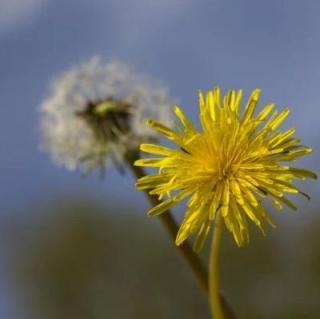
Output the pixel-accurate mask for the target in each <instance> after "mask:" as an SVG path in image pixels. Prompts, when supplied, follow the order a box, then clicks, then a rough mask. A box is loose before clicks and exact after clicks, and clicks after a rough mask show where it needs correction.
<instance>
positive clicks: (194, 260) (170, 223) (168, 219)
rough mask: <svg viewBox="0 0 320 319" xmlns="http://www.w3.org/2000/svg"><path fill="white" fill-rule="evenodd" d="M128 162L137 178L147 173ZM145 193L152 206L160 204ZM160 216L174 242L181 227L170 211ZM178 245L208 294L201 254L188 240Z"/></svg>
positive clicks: (199, 283)
mask: <svg viewBox="0 0 320 319" xmlns="http://www.w3.org/2000/svg"><path fill="white" fill-rule="evenodd" d="M128 162H129V163H128V164H130V165H128V166H129V167H130V168H131V170H132V172H133V174H134V175H135V177H136V178H140V177H143V176H145V175H146V174H145V173H144V170H143V169H142V168H141V167H139V166H134V165H133V161H132V160H129V161H128ZM145 194H146V196H147V198H148V200H149V202H150V203H151V205H152V206H155V205H158V204H159V203H160V201H159V200H158V197H157V196H154V195H150V194H149V193H148V192H145ZM159 217H160V220H161V222H162V224H163V225H164V227H165V228H166V230H167V232H168V234H169V236H170V238H171V239H172V242H174V241H175V238H176V236H177V233H178V230H179V228H178V226H177V224H176V222H175V220H174V219H173V217H172V215H171V213H170V211H169V210H167V211H166V212H165V213H163V214H161V215H160V216H159ZM176 247H177V249H178V250H179V252H180V253H181V255H182V256H183V257H184V258H185V260H186V261H187V263H188V264H189V266H190V268H191V270H192V272H193V274H194V276H195V278H196V280H197V282H198V285H199V286H200V288H201V289H202V290H203V291H204V292H205V294H206V295H207V293H208V279H207V278H208V272H207V269H206V268H205V266H204V265H203V263H202V261H201V260H200V258H199V256H198V255H197V254H195V253H194V251H193V250H192V248H191V246H190V245H189V243H188V242H187V241H185V242H184V243H182V244H181V245H180V246H179V247H178V246H176Z"/></svg>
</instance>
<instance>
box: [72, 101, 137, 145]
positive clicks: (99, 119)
mask: <svg viewBox="0 0 320 319" xmlns="http://www.w3.org/2000/svg"><path fill="white" fill-rule="evenodd" d="M131 108H132V106H131V105H130V104H129V103H127V102H125V101H121V100H116V99H114V98H112V97H109V98H106V99H105V100H99V101H93V102H88V103H87V105H86V106H85V108H84V110H83V111H80V112H77V113H76V115H77V116H79V117H80V118H82V119H83V120H84V121H85V122H86V123H87V125H88V126H89V127H90V129H91V130H92V132H93V134H94V136H95V138H96V140H97V141H98V142H100V143H103V144H106V143H108V142H110V141H113V142H116V141H118V140H119V139H120V137H121V136H123V135H124V134H126V133H128V132H129V131H130V118H131V113H130V111H131Z"/></svg>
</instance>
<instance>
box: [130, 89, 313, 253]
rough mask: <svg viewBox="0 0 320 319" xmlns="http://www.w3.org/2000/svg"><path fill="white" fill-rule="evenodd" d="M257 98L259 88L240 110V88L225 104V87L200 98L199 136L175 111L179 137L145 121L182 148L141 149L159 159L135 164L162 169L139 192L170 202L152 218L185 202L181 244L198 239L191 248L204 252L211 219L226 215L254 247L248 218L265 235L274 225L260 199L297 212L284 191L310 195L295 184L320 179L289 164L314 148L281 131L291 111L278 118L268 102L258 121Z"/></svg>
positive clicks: (239, 239)
mask: <svg viewBox="0 0 320 319" xmlns="http://www.w3.org/2000/svg"><path fill="white" fill-rule="evenodd" d="M259 96H260V90H259V89H256V90H254V91H253V92H252V94H251V96H250V98H249V101H248V103H247V105H246V106H245V108H244V111H243V112H241V99H242V91H241V90H240V91H229V92H228V93H227V95H225V96H224V97H223V98H221V92H220V88H215V89H213V90H211V91H209V92H207V94H206V95H205V96H204V95H203V94H202V93H201V92H200V94H199V106H200V122H201V126H202V130H201V131H198V130H197V129H196V127H195V126H194V125H193V124H192V123H191V122H190V121H189V120H188V119H187V117H186V116H185V115H184V113H183V111H182V110H181V109H180V108H179V107H178V106H175V107H174V113H175V114H176V116H177V117H178V118H179V120H180V122H181V125H180V124H179V125H178V126H177V129H176V130H175V131H174V130H171V129H170V128H168V127H166V126H165V125H163V124H160V123H158V122H156V121H154V120H149V121H148V124H149V126H151V127H152V128H153V129H154V130H156V131H158V132H160V133H162V134H163V135H164V136H165V137H166V138H167V139H169V140H170V141H172V142H173V143H175V144H176V145H177V146H178V148H177V149H171V148H167V147H164V146H159V145H154V144H142V145H141V150H142V151H143V152H146V153H151V154H156V155H160V157H157V158H146V159H140V160H137V161H136V162H135V165H137V166H145V167H153V168H157V169H158V173H156V174H153V175H149V176H145V177H142V178H140V179H139V180H138V181H137V184H136V187H137V188H138V189H142V190H149V192H150V194H154V195H158V196H159V198H166V199H165V200H164V201H163V202H162V203H161V204H159V205H157V206H155V207H153V208H152V209H151V210H150V211H149V215H159V214H162V213H163V212H165V211H166V210H167V209H168V208H170V207H172V206H174V205H175V204H177V203H178V202H180V201H181V200H183V199H184V198H188V201H187V211H186V214H185V217H184V220H183V222H182V224H181V227H180V230H179V232H178V234H177V238H176V244H177V245H180V244H181V243H182V242H183V241H184V240H185V239H187V238H188V237H189V236H190V235H191V234H192V233H196V234H197V239H196V241H195V244H194V248H195V250H200V249H201V247H202V246H203V244H204V242H205V239H206V237H207V235H208V233H209V230H210V226H211V224H212V220H214V219H215V218H216V217H217V214H221V217H222V218H223V220H224V224H225V226H226V228H227V229H228V230H229V231H230V232H231V233H232V235H233V237H234V240H235V242H236V243H237V245H238V246H243V245H245V244H247V243H248V242H249V231H248V223H247V221H248V220H250V221H252V222H253V223H254V224H255V225H256V226H258V227H259V228H260V229H261V231H262V232H263V233H265V231H264V224H265V223H268V224H270V225H272V226H273V223H272V221H271V218H270V216H269V215H268V213H267V211H266V209H265V207H264V205H263V203H262V200H265V199H266V200H270V201H271V203H273V205H274V206H275V207H276V208H277V209H282V205H287V206H288V207H290V208H292V209H295V205H294V204H293V203H292V202H291V201H290V200H289V199H288V198H287V197H286V193H292V194H302V195H305V193H303V192H302V191H300V190H299V189H298V188H297V187H296V186H295V185H294V184H293V181H294V180H295V179H305V178H314V179H316V178H317V176H316V175H315V174H314V173H313V172H311V171H308V170H306V169H302V168H297V167H291V166H287V165H286V164H285V163H286V162H292V161H295V160H296V159H297V158H299V157H301V156H303V155H306V154H308V153H310V152H311V148H310V147H307V146H304V145H301V144H300V140H299V139H298V138H296V137H294V136H293V134H294V132H295V130H294V129H289V130H287V131H278V130H277V128H278V127H279V126H280V124H281V123H282V122H283V121H284V120H285V118H286V117H287V116H288V114H289V110H288V109H285V110H284V111H282V112H280V113H278V111H277V110H274V105H273V104H268V105H267V106H265V107H264V108H263V109H262V111H261V112H260V113H258V114H257V115H255V110H256V106H257V104H258V100H259Z"/></svg>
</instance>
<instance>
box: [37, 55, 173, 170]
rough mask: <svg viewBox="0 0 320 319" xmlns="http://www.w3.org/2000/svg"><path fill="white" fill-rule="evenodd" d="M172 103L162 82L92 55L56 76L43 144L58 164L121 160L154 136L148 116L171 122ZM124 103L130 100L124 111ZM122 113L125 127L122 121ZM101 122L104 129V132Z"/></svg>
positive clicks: (43, 122)
mask: <svg viewBox="0 0 320 319" xmlns="http://www.w3.org/2000/svg"><path fill="white" fill-rule="evenodd" d="M171 104H172V102H171V98H170V97H169V95H168V92H167V89H166V88H165V87H163V86H162V85H160V84H158V83H155V82H154V81H153V80H151V79H149V78H147V77H145V76H143V75H141V74H138V73H136V72H135V71H134V70H133V69H132V68H131V67H129V66H128V65H126V64H123V63H121V62H119V61H110V62H105V61H103V60H102V59H101V58H100V57H94V58H92V59H91V60H90V61H88V62H87V63H84V64H82V65H79V66H78V67H75V68H72V69H70V70H68V71H66V72H64V73H63V74H62V75H61V76H59V77H58V78H57V79H56V80H55V81H54V82H53V84H52V86H51V90H50V94H49V96H48V97H47V98H46V99H45V100H44V101H43V103H42V105H41V112H42V118H41V129H42V133H43V147H44V148H45V149H47V150H48V151H49V152H50V154H51V155H52V157H53V159H54V161H55V162H56V163H57V164H59V165H63V166H65V167H67V168H68V169H70V170H74V169H76V168H78V167H79V166H81V165H85V167H86V169H88V170H91V169H95V168H96V167H97V166H98V167H102V166H103V167H105V166H108V165H109V164H111V163H114V162H118V163H121V161H122V158H123V155H124V153H125V152H127V151H129V150H133V149H136V148H137V147H138V145H139V144H140V143H141V142H143V141H145V142H147V141H151V140H154V139H155V138H156V136H157V134H155V132H154V131H153V130H151V129H150V128H148V127H146V126H145V125H144V122H145V120H146V118H149V117H154V118H156V119H157V120H159V121H164V122H165V123H167V124H168V125H169V123H170V119H171V115H170V111H169V109H170V106H171ZM124 105H126V106H130V107H128V108H127V116H126V117H125V116H124V113H125V112H124V110H123V107H124ZM111 106H112V107H111ZM90 107H91V109H90ZM90 112H91V113H90ZM119 118H120V121H121V125H126V126H127V127H126V128H125V129H123V127H122V126H121V128H120V127H119V125H120V124H119V123H118V122H117V120H118V119H119ZM111 119H114V121H116V122H117V123H116V124H115V123H114V122H112V121H111ZM95 120H97V121H95ZM124 120H126V121H127V123H126V124H125V123H124ZM97 123H98V124H97ZM96 124H97V125H98V126H97V125H96ZM113 124H115V125H113ZM118 124H119V125H118ZM99 127H100V128H103V132H104V133H106V134H105V136H104V137H103V138H102V136H101V134H100V133H101V132H100V133H99V132H98V131H97V128H99ZM97 135H99V136H100V137H101V138H98V139H97ZM111 137H112V138H111Z"/></svg>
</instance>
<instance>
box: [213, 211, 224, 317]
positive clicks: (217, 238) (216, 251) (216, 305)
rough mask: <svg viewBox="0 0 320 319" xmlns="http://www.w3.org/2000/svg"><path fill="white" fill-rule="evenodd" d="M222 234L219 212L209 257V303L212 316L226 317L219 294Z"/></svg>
mask: <svg viewBox="0 0 320 319" xmlns="http://www.w3.org/2000/svg"><path fill="white" fill-rule="evenodd" d="M221 235H222V218H221V213H220V212H219V213H217V216H216V225H215V228H214V232H213V236H212V243H211V251H210V257H209V303H210V307H211V313H212V316H213V317H212V318H214V319H226V318H227V317H226V316H225V314H224V311H223V306H222V302H221V298H220V294H219V255H220V247H221Z"/></svg>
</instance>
